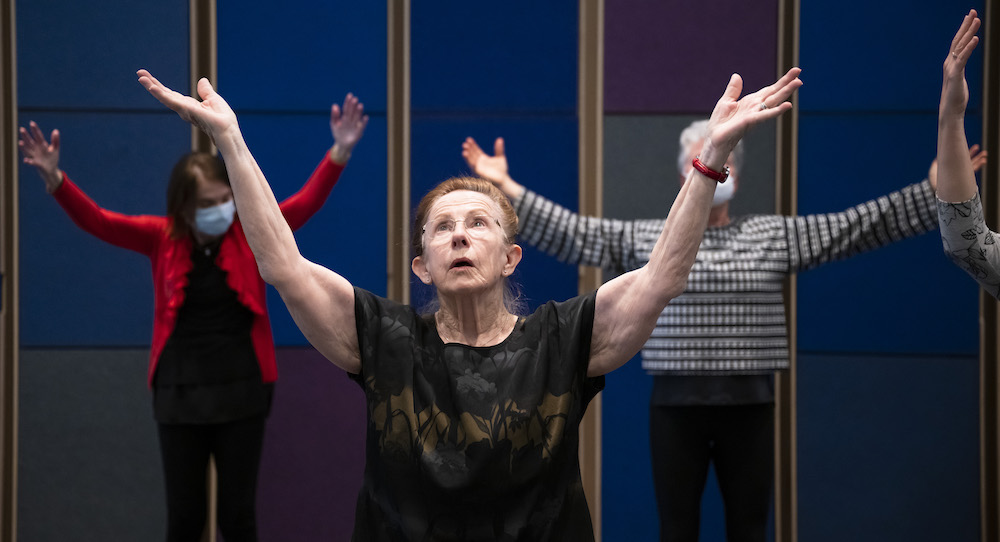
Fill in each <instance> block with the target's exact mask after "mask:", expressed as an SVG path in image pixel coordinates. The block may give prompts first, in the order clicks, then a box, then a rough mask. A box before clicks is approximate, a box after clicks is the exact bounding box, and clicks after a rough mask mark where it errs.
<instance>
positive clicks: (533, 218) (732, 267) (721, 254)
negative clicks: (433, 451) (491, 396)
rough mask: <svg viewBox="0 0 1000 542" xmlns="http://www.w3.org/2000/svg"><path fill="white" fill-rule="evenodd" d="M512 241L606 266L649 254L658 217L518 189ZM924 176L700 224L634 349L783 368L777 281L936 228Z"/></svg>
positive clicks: (705, 367) (661, 359)
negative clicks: (825, 204)
mask: <svg viewBox="0 0 1000 542" xmlns="http://www.w3.org/2000/svg"><path fill="white" fill-rule="evenodd" d="M513 203H514V207H515V209H516V210H517V214H518V218H519V223H520V230H521V231H520V240H521V241H522V242H526V243H528V244H530V245H533V246H535V247H537V248H539V249H540V250H543V251H545V252H547V253H549V254H550V255H553V256H555V257H556V258H558V259H559V260H560V261H562V262H565V263H569V264H575V265H590V266H598V267H602V268H604V269H606V270H608V271H612V272H615V273H623V272H626V271H630V270H632V269H637V268H639V267H641V266H643V265H645V264H646V262H648V261H649V255H650V252H651V251H652V249H653V245H654V244H655V243H656V240H657V239H658V238H659V235H660V231H661V230H662V229H663V220H662V219H649V220H614V219H602V218H594V217H583V216H580V215H578V214H576V213H573V212H570V211H569V210H567V209H566V208H564V207H562V206H560V205H558V204H556V203H554V202H552V201H550V200H547V199H545V198H543V197H542V196H539V195H538V194H536V193H534V192H532V191H530V190H526V191H525V193H524V195H523V196H522V197H520V198H518V199H517V200H515V201H514V202H513ZM937 225H938V216H937V200H936V197H935V195H934V191H933V190H932V189H931V186H930V183H929V182H928V181H926V180H925V181H923V182H921V183H917V184H912V185H910V186H907V187H905V188H903V189H902V190H898V191H896V192H892V193H890V194H888V195H885V196H881V197H879V198H877V199H875V200H871V201H867V202H865V203H862V204H860V205H857V206H854V207H851V208H849V209H847V210H845V211H843V212H839V213H829V214H817V215H808V216H794V217H788V216H778V215H748V216H743V217H738V218H736V219H735V220H733V221H732V222H731V223H730V224H728V225H726V226H721V227H714V228H708V229H707V230H706V231H705V237H704V240H703V241H702V243H701V248H700V250H699V251H698V257H697V259H696V260H695V264H694V267H693V268H692V269H691V274H690V276H689V277H688V285H687V290H686V291H685V292H684V294H682V295H681V296H679V297H677V298H676V299H674V300H672V301H671V302H670V304H668V305H667V307H666V308H665V309H664V310H663V313H662V314H661V315H660V317H659V319H658V320H657V323H656V329H655V330H654V331H653V334H652V335H651V336H650V337H649V340H648V341H646V344H645V346H644V347H643V349H642V366H643V368H644V369H646V370H647V371H649V372H650V373H653V374H676V375H685V374H687V375H712V374H767V373H770V372H772V371H774V370H777V369H785V368H787V367H788V333H787V329H786V326H785V309H784V304H783V302H782V282H783V280H784V279H785V277H786V276H787V275H788V274H789V273H794V272H797V271H801V270H805V269H811V268H813V267H816V266H818V265H820V264H823V263H826V262H830V261H835V260H842V259H845V258H848V257H850V256H853V255H855V254H858V253H861V252H865V251H868V250H873V249H876V248H879V247H882V246H885V245H887V244H889V243H892V242H894V241H898V240H901V239H905V238H908V237H913V236H916V235H919V234H921V233H924V232H927V231H930V230H933V229H935V228H937Z"/></svg>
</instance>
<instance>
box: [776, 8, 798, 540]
mask: <svg viewBox="0 0 1000 542" xmlns="http://www.w3.org/2000/svg"><path fill="white" fill-rule="evenodd" d="M799 12H800V11H799V1H798V0H779V2H778V59H777V60H778V66H777V68H778V69H777V70H776V73H777V74H779V75H781V74H783V73H784V72H785V71H786V70H788V69H789V68H791V67H793V66H798V62H799ZM792 104H793V105H794V108H793V109H792V111H791V112H790V113H788V114H785V115H782V116H781V117H779V119H778V130H777V141H776V145H775V148H776V156H775V162H776V167H775V171H776V173H777V180H776V182H777V186H776V187H775V197H776V200H777V201H775V208H776V209H777V210H778V213H780V214H785V215H794V214H796V212H797V205H796V202H797V200H798V194H797V187H798V178H797V172H798V125H799V107H798V99H797V98H793V99H792ZM784 291H785V316H786V318H787V326H788V355H789V362H790V367H789V369H788V371H787V372H784V373H778V374H777V375H776V376H775V410H774V414H775V431H774V440H775V442H774V450H775V455H774V462H775V464H774V474H775V480H774V524H775V540H776V542H796V541H797V540H798V492H797V486H798V480H797V470H796V446H795V442H796V432H795V424H796V357H797V356H796V350H797V343H798V341H797V340H796V332H797V329H796V321H797V318H796V304H797V303H796V294H795V292H796V277H795V275H791V276H790V277H789V278H788V280H787V281H786V283H785V287H784Z"/></svg>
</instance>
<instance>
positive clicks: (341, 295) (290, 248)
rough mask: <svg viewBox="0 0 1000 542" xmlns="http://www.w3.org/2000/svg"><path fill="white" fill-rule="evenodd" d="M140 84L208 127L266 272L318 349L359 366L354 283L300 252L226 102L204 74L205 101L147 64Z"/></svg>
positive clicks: (352, 367)
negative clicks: (162, 78) (157, 74)
mask: <svg viewBox="0 0 1000 542" xmlns="http://www.w3.org/2000/svg"><path fill="white" fill-rule="evenodd" d="M137 75H138V76H139V84H141V85H142V86H143V87H145V88H146V90H148V91H149V93H150V94H152V95H153V97H155V98H156V99H157V100H159V101H160V102H161V103H163V104H164V105H165V106H167V107H169V108H170V109H172V110H173V111H175V112H176V113H177V114H178V115H180V117H181V118H182V119H184V120H186V121H188V122H190V123H192V124H194V125H196V126H198V127H199V128H201V129H202V130H204V131H205V133H207V134H208V135H209V136H210V137H211V138H212V140H213V141H214V142H215V145H216V147H218V149H219V152H220V153H222V156H223V158H224V159H225V162H226V170H227V171H228V173H229V181H230V183H231V185H232V188H233V196H234V198H235V199H236V207H237V209H239V212H240V220H241V222H242V224H243V231H244V232H245V233H246V238H247V242H248V243H249V244H250V248H251V249H252V250H253V253H254V257H255V258H256V260H257V267H258V268H259V270H260V274H261V277H263V278H264V280H265V281H267V282H268V283H269V284H272V285H274V286H275V288H277V290H278V293H280V294H281V297H282V299H283V300H284V301H285V304H286V305H287V306H288V310H289V312H290V313H291V315H292V317H293V318H294V319H295V323H296V324H297V325H298V326H299V329H301V330H302V333H303V334H304V335H305V336H306V338H307V339H309V342H310V343H312V345H313V346H314V347H316V349H317V350H319V351H320V352H321V353H322V354H323V355H324V356H326V358H327V359H329V360H330V361H332V362H333V363H334V364H336V365H337V366H339V367H341V368H342V369H344V370H346V371H349V372H354V373H356V372H358V371H359V370H360V367H361V361H360V354H359V352H358V337H357V332H356V328H355V321H354V289H353V286H352V285H351V283H350V282H348V281H347V279H345V278H344V277H342V276H340V275H338V274H336V273H334V272H333V271H330V270H329V269H326V268H324V267H322V266H320V265H317V264H314V263H312V262H310V261H308V260H306V259H305V258H303V257H302V254H301V253H299V249H298V247H297V246H296V244H295V238H294V237H293V236H292V230H291V229H290V228H289V226H288V223H287V222H286V221H285V219H284V217H283V216H282V214H281V210H280V209H279V208H278V202H277V201H275V199H274V194H273V193H272V192H271V187H270V186H269V185H268V183H267V179H266V178H265V177H264V174H263V172H261V170H260V168H259V167H258V166H257V161H256V160H254V157H253V155H251V154H250V149H249V148H247V144H246V141H244V140H243V134H242V133H241V132H240V127H239V124H238V123H237V121H236V114H235V113H233V110H232V109H231V108H230V107H229V104H227V103H226V101H225V100H224V99H223V98H222V96H220V95H219V94H218V93H216V92H215V89H214V88H212V85H211V83H209V82H208V80H207V79H204V78H203V79H201V80H200V81H198V95H199V96H201V100H200V101H199V100H197V99H195V98H192V97H190V96H185V95H183V94H181V93H179V92H176V91H174V90H171V89H169V88H167V87H166V86H165V85H163V84H162V83H160V82H159V81H158V80H156V78H155V77H153V76H152V75H151V74H150V73H149V72H148V71H146V70H139V71H138V72H137Z"/></svg>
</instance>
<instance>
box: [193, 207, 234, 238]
mask: <svg viewBox="0 0 1000 542" xmlns="http://www.w3.org/2000/svg"><path fill="white" fill-rule="evenodd" d="M235 214H236V203H235V202H233V200H229V201H227V202H226V203H223V204H220V205H216V206H214V207H206V208H204V209H198V210H196V211H195V213H194V227H195V228H196V229H197V230H198V231H199V232H201V233H203V234H205V235H222V234H224V233H226V230H228V229H229V226H231V225H232V224H233V215H235Z"/></svg>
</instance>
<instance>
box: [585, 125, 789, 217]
mask: <svg viewBox="0 0 1000 542" xmlns="http://www.w3.org/2000/svg"><path fill="white" fill-rule="evenodd" d="M702 118H707V116H687V115H680V116H676V115H606V116H605V117H604V216H607V217H610V218H626V219H627V218H660V217H666V216H667V213H668V212H669V211H670V205H671V203H673V201H674V198H675V197H676V196H677V191H678V189H679V188H680V182H679V178H678V172H677V152H678V138H679V137H680V133H681V130H683V129H684V128H686V127H687V126H688V125H689V124H690V123H691V122H692V121H695V120H699V119H702ZM774 131H775V128H774V124H773V123H770V124H766V125H764V126H760V127H757V128H756V129H755V130H754V131H753V132H750V133H749V134H747V136H746V138H745V139H744V164H743V171H742V172H741V176H740V180H739V185H738V189H737V193H736V196H734V198H733V201H732V203H731V204H730V213H731V214H732V215H733V216H737V215H741V214H747V213H772V212H774V171H775V169H774Z"/></svg>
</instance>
